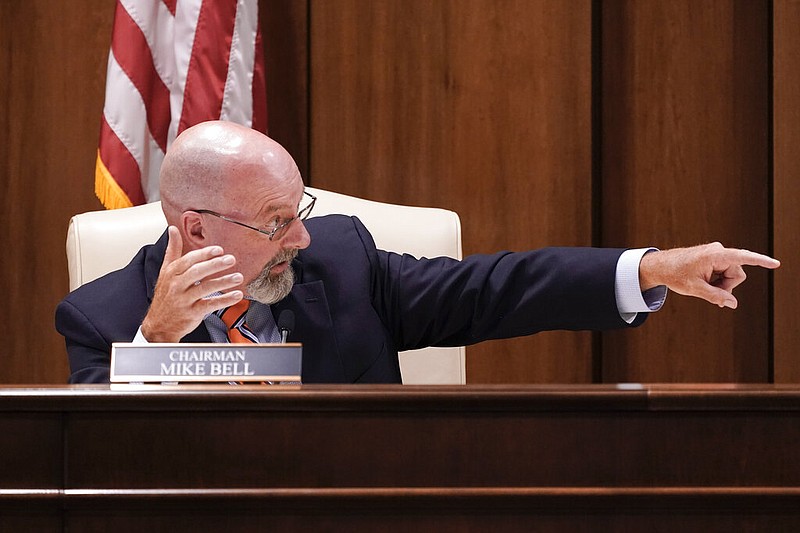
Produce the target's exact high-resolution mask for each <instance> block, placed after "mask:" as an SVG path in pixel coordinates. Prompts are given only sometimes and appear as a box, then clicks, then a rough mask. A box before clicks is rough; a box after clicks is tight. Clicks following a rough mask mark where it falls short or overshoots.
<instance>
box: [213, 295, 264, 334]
mask: <svg viewBox="0 0 800 533" xmlns="http://www.w3.org/2000/svg"><path fill="white" fill-rule="evenodd" d="M249 307H250V300H245V299H242V301H240V302H239V303H236V304H234V305H232V306H230V307H226V308H225V309H220V310H218V311H216V313H217V316H219V317H220V318H221V319H222V321H223V322H224V323H225V325H226V326H228V341H229V342H239V343H242V342H245V343H247V342H251V343H252V342H258V337H256V334H255V333H253V332H252V331H251V330H250V328H249V327H247V309H249Z"/></svg>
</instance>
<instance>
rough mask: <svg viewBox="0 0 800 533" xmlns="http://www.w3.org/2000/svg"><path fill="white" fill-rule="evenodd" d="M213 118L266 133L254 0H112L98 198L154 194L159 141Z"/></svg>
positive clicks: (138, 199) (136, 199)
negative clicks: (114, 8) (113, 12)
mask: <svg viewBox="0 0 800 533" xmlns="http://www.w3.org/2000/svg"><path fill="white" fill-rule="evenodd" d="M215 119H222V120H230V121H233V122H238V123H240V124H244V125H246V126H250V127H252V128H254V129H257V130H259V131H261V132H264V133H266V123H267V101H266V87H265V81H264V58H263V49H262V46H261V32H260V28H259V24H258V0H118V1H117V5H116V12H115V15H114V28H113V32H112V37H111V50H110V52H109V54H108V73H107V76H106V95H105V106H104V108H103V119H102V123H101V128H100V143H99V148H98V151H97V165H96V170H95V192H96V194H97V197H98V198H99V199H100V201H101V202H102V203H103V205H105V206H106V207H107V208H117V207H128V206H131V205H138V204H143V203H147V202H153V201H156V200H158V199H159V194H158V172H159V168H160V167H161V162H162V160H163V159H164V154H165V152H166V150H167V147H168V146H169V145H170V144H171V143H172V141H173V140H174V139H175V137H176V136H177V135H178V134H179V133H180V132H181V131H183V130H185V129H186V128H188V127H189V126H192V125H194V124H197V123H199V122H203V121H205V120H215Z"/></svg>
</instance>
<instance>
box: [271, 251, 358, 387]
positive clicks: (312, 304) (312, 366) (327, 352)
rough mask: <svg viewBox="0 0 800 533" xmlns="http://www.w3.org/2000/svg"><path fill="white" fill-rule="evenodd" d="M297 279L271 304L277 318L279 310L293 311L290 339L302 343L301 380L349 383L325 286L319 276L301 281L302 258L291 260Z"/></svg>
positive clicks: (307, 381) (306, 381)
mask: <svg viewBox="0 0 800 533" xmlns="http://www.w3.org/2000/svg"><path fill="white" fill-rule="evenodd" d="M292 266H293V268H294V269H295V274H296V275H297V278H298V282H296V283H295V285H294V287H292V292H291V293H289V296H287V297H286V298H284V299H283V300H281V301H280V302H278V303H276V304H274V305H272V314H273V315H274V316H275V321H276V322H277V320H278V317H279V316H280V314H281V311H283V310H284V309H291V310H292V311H294V314H295V319H294V331H292V332H291V334H290V335H289V338H288V341H289V342H300V343H302V344H303V382H304V383H319V382H325V383H348V382H349V380H348V379H347V375H346V373H345V369H344V364H343V363H342V358H341V354H340V352H339V347H338V344H337V341H336V335H335V332H334V328H333V320H332V318H331V313H330V308H329V307H328V299H327V297H326V296H325V286H324V284H323V282H322V281H321V280H315V281H307V282H304V281H303V268H302V262H301V261H299V260H295V262H294V263H292Z"/></svg>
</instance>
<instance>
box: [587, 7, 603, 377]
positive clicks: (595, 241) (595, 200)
mask: <svg viewBox="0 0 800 533" xmlns="http://www.w3.org/2000/svg"><path fill="white" fill-rule="evenodd" d="M590 9H591V15H590V16H591V29H590V31H591V32H592V35H591V38H590V40H589V42H590V46H591V47H592V49H591V73H590V75H591V77H592V81H591V96H590V98H591V129H592V131H591V143H592V147H591V151H592V159H591V161H592V178H591V180H592V246H602V244H603V226H602V220H603V212H602V207H603V203H602V202H603V100H602V92H603V70H602V69H603V48H602V44H603V34H602V11H601V9H602V7H601V0H592V4H591V7H590ZM592 382H593V383H602V382H603V334H602V333H601V332H599V331H596V332H593V333H592Z"/></svg>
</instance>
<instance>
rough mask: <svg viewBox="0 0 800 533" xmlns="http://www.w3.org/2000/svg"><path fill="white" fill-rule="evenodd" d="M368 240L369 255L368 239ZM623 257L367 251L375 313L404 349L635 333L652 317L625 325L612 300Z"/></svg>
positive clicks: (597, 252) (585, 251)
mask: <svg viewBox="0 0 800 533" xmlns="http://www.w3.org/2000/svg"><path fill="white" fill-rule="evenodd" d="M356 224H357V225H360V223H359V222H358V221H356ZM359 232H360V233H362V234H363V233H365V232H366V230H365V229H363V227H361V228H360V229H359ZM364 240H365V242H366V243H367V245H366V247H367V249H369V248H370V244H369V243H370V242H371V238H370V237H369V234H368V233H367V234H366V237H364ZM622 252H623V250H621V249H601V248H544V249H541V250H535V251H528V252H517V253H512V252H500V253H496V254H491V255H472V256H469V257H467V258H465V259H464V260H462V261H456V260H454V259H450V258H432V259H426V258H422V259H415V258H414V257H412V256H409V255H399V254H395V253H391V252H384V251H380V250H377V251H375V253H374V254H373V253H369V252H368V257H370V258H371V262H372V271H373V291H372V297H373V306H374V307H375V308H376V310H378V312H379V313H380V315H381V316H382V317H383V320H384V322H385V324H386V326H387V329H388V330H389V331H390V332H392V335H393V336H394V342H395V345H396V346H397V347H398V349H399V350H408V349H415V348H421V347H425V346H459V345H469V344H474V343H477V342H481V341H484V340H488V339H498V338H508V337H516V336H520V335H529V334H532V333H536V332H539V331H544V330H556V329H567V330H606V329H614V328H623V327H628V326H630V325H634V326H636V325H639V324H641V323H642V322H643V321H644V319H645V318H646V314H644V313H640V316H639V317H638V318H637V320H636V321H635V322H634V324H628V323H626V322H625V321H624V320H622V318H621V317H620V316H619V312H618V310H617V304H616V298H615V295H614V283H615V273H616V265H617V260H618V259H619V256H620V254H621V253H622Z"/></svg>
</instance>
